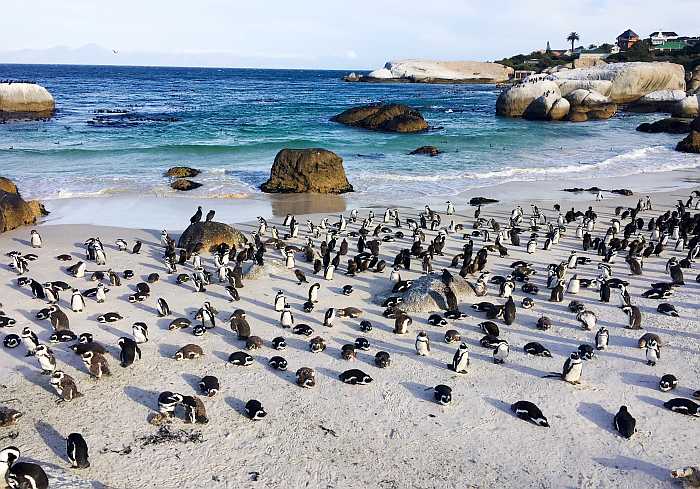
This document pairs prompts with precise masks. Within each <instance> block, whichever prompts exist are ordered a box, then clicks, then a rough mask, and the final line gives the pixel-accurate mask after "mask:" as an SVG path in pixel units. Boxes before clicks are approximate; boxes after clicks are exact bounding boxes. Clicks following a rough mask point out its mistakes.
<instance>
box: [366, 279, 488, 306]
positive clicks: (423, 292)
mask: <svg viewBox="0 0 700 489" xmlns="http://www.w3.org/2000/svg"><path fill="white" fill-rule="evenodd" d="M453 277H454V280H453V282H452V285H451V286H450V289H451V290H452V292H453V293H454V295H455V296H456V297H457V302H467V301H468V300H470V301H471V299H472V298H474V297H476V293H475V292H474V287H473V286H472V284H471V283H470V282H469V281H468V280H467V279H465V278H462V277H461V276H459V275H457V274H454V275H453ZM446 289H447V286H446V285H445V283H444V282H443V281H442V280H441V279H440V275H439V274H438V275H423V276H422V277H419V278H417V279H415V280H414V281H413V284H412V285H411V288H410V289H408V290H407V291H406V292H404V293H402V294H395V293H391V290H389V292H388V293H386V294H383V295H382V294H380V295H377V296H375V297H374V300H375V302H377V303H380V304H381V303H382V302H383V301H384V300H385V299H386V298H387V297H389V296H395V295H399V296H400V297H401V298H402V299H403V301H402V302H401V304H399V308H400V309H401V310H402V311H404V312H408V313H421V312H439V311H441V310H447V298H446V297H445V291H446Z"/></svg>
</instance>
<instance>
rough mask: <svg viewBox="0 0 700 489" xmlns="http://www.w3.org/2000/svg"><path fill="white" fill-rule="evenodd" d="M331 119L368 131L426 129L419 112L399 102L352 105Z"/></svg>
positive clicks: (412, 130)
mask: <svg viewBox="0 0 700 489" xmlns="http://www.w3.org/2000/svg"><path fill="white" fill-rule="evenodd" d="M331 120H332V121H333V122H339V123H341V124H345V125H346V126H353V127H360V128H362V129H368V130H370V131H384V132H402V133H412V132H421V131H425V130H426V129H428V123H427V122H426V121H425V119H423V116H422V115H421V113H420V112H418V111H417V110H415V109H412V108H411V107H408V106H406V105H401V104H382V105H364V106H361V107H353V108H351V109H348V110H345V111H343V112H341V113H340V114H338V115H336V116H333V117H332V118H331Z"/></svg>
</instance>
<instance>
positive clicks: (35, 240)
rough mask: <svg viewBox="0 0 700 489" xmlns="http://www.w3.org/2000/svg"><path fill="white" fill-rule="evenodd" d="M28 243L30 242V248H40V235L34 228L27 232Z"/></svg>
mask: <svg viewBox="0 0 700 489" xmlns="http://www.w3.org/2000/svg"><path fill="white" fill-rule="evenodd" d="M29 244H31V246H32V248H41V245H42V242H41V235H40V234H39V232H38V231H37V230H36V229H32V230H31V232H30V233H29Z"/></svg>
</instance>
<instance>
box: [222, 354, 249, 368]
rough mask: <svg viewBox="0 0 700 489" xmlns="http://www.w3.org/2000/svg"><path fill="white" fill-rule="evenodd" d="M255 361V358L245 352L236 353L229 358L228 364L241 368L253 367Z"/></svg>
mask: <svg viewBox="0 0 700 489" xmlns="http://www.w3.org/2000/svg"><path fill="white" fill-rule="evenodd" d="M253 361H254V360H253V357H251V356H250V355H248V354H247V353H246V352H244V351H235V352H233V353H231V354H230V355H229V357H228V363H230V364H231V365H237V366H239V367H247V366H248V365H252V363H253Z"/></svg>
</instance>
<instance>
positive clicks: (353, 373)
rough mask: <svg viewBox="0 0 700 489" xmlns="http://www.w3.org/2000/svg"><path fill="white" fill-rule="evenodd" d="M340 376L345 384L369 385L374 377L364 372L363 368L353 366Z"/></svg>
mask: <svg viewBox="0 0 700 489" xmlns="http://www.w3.org/2000/svg"><path fill="white" fill-rule="evenodd" d="M338 378H339V379H340V381H341V382H343V383H344V384H350V385H367V384H369V383H371V382H372V380H373V379H372V377H370V376H369V375H367V374H366V373H364V372H363V371H362V370H360V369H357V368H352V369H350V370H346V371H345V372H343V373H341V374H340V375H339V376H338Z"/></svg>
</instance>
